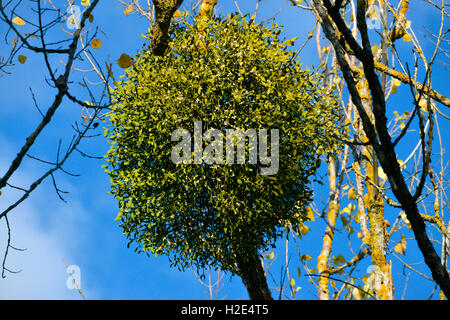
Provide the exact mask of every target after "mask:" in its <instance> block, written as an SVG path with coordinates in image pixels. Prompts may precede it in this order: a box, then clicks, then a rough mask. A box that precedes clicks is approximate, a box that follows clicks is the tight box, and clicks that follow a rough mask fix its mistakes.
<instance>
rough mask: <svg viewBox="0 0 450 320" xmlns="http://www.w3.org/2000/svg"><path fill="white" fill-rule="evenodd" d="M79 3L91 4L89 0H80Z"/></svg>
mask: <svg viewBox="0 0 450 320" xmlns="http://www.w3.org/2000/svg"><path fill="white" fill-rule="evenodd" d="M81 5H82V6H85V7H87V6H90V5H91V1H90V0H81Z"/></svg>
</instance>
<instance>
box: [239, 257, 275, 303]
mask: <svg viewBox="0 0 450 320" xmlns="http://www.w3.org/2000/svg"><path fill="white" fill-rule="evenodd" d="M236 260H237V261H236V262H237V265H238V268H239V276H240V277H241V279H242V282H243V283H244V285H245V287H246V288H247V292H248V295H249V297H250V299H251V300H273V298H272V294H271V292H270V290H269V286H268V285H267V279H266V275H265V272H264V269H263V267H262V265H261V260H260V259H259V256H258V255H257V254H256V253H255V254H254V255H250V256H238V257H237V258H236Z"/></svg>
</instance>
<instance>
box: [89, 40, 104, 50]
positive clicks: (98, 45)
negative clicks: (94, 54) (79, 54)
mask: <svg viewBox="0 0 450 320" xmlns="http://www.w3.org/2000/svg"><path fill="white" fill-rule="evenodd" d="M91 47H92V48H93V49H100V48H101V47H102V40H100V39H95V40H92V42H91Z"/></svg>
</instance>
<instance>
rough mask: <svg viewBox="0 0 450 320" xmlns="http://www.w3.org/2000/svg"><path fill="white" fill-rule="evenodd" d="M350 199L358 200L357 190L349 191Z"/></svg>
mask: <svg viewBox="0 0 450 320" xmlns="http://www.w3.org/2000/svg"><path fill="white" fill-rule="evenodd" d="M348 199H349V200H356V190H355V188H351V189H350V190H349V191H348Z"/></svg>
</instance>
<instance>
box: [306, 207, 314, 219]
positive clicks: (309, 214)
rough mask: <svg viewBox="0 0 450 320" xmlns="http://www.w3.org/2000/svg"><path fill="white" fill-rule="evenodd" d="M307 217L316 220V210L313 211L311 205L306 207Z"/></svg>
mask: <svg viewBox="0 0 450 320" xmlns="http://www.w3.org/2000/svg"><path fill="white" fill-rule="evenodd" d="M306 218H307V219H308V220H309V221H314V212H313V211H312V209H311V207H308V208H307V209H306Z"/></svg>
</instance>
